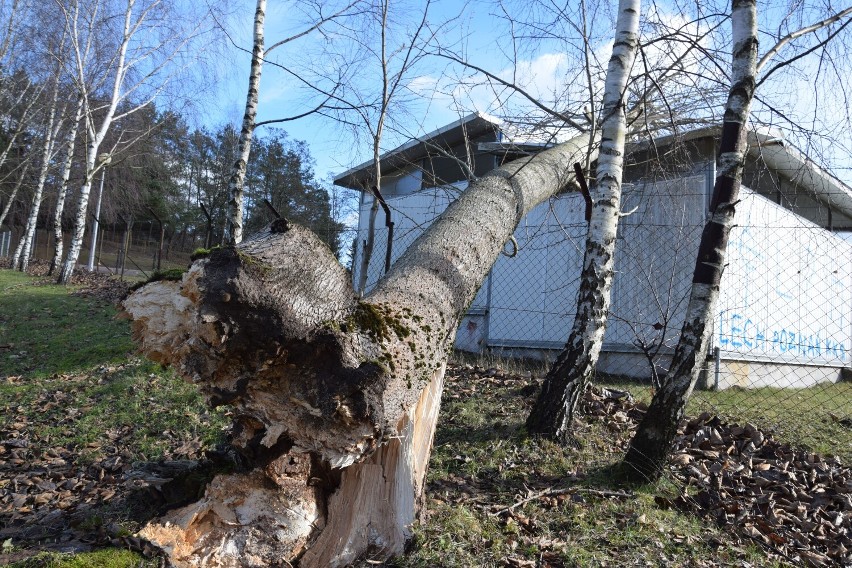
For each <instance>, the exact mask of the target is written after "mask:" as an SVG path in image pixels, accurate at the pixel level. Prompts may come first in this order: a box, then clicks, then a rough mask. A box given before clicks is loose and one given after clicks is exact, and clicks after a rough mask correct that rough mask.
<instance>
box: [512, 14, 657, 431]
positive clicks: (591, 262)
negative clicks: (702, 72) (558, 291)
mask: <svg viewBox="0 0 852 568" xmlns="http://www.w3.org/2000/svg"><path fill="white" fill-rule="evenodd" d="M639 7H640V1H639V0H621V1H620V2H619V12H618V22H617V24H616V36H615V44H614V46H613V50H612V57H611V58H610V60H609V68H608V69H607V78H606V88H605V91H604V101H603V121H602V123H601V151H600V155H599V156H598V167H597V185H596V186H595V189H594V195H593V201H594V205H593V207H592V214H591V220H590V222H589V232H588V236H587V238H586V251H585V255H584V259H583V271H582V274H581V278H580V289H579V292H578V298H577V312H576V315H575V316H574V324H573V326H572V328H571V333H570V334H569V336H568V342H567V343H566V345H565V348H564V349H563V350H562V352H561V353H560V354H559V357H558V358H557V359H556V362H555V363H554V365H553V367H552V368H551V370H550V371H549V372H548V374H547V377H545V380H544V384H543V386H542V390H541V392H540V393H539V396H538V399H537V400H536V403H535V406H533V409H532V411H531V412H530V415H529V417H528V418H527V428H528V430H529V431H530V432H532V433H535V434H542V435H545V436H547V437H550V438H552V439H555V440H559V441H560V442H566V441H567V440H568V438H569V437H570V430H571V423H572V421H573V417H574V411H575V409H576V407H577V402H578V401H579V399H580V397H581V396H582V394H583V391H584V390H585V389H586V385H587V384H588V382H589V377H590V376H591V373H592V371H593V370H594V367H595V364H596V363H597V360H598V355H599V354H600V350H601V344H602V343H603V336H604V331H605V330H606V322H607V315H608V312H609V305H610V292H611V290H612V275H613V270H612V266H613V253H614V252H615V241H616V233H617V231H618V219H619V217H620V215H621V210H620V207H621V205H620V204H621V177H622V168H623V164H624V141H625V137H626V134H627V122H626V117H625V108H624V95H625V91H626V87H627V81H628V79H629V77H630V71H631V69H632V67H633V61H634V59H635V56H636V51H637V49H638V46H639V33H638V32H639Z"/></svg>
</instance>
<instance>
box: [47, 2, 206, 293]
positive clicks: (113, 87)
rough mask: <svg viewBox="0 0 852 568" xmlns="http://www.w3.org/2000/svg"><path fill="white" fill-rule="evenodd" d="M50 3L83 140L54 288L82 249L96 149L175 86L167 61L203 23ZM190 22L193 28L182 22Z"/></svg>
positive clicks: (157, 10) (141, 7) (124, 6)
mask: <svg viewBox="0 0 852 568" xmlns="http://www.w3.org/2000/svg"><path fill="white" fill-rule="evenodd" d="M54 1H55V2H56V4H57V7H58V8H59V9H60V10H61V13H62V15H63V17H64V19H65V25H66V28H67V29H68V33H69V40H70V44H71V57H70V59H71V61H72V64H71V68H72V73H71V74H72V76H73V78H74V83H75V87H76V89H77V91H78V92H79V94H80V96H81V97H82V99H83V124H84V127H85V132H86V138H87V143H86V151H85V161H84V164H83V166H84V179H83V183H82V185H81V187H80V190H79V194H78V199H77V210H76V212H75V215H74V228H73V231H72V237H71V243H70V245H69V250H68V256H67V258H66V259H65V261H64V263H63V265H62V269H61V270H60V272H59V275H58V281H59V282H60V283H68V282H69V281H70V279H71V275H72V274H73V273H74V270H75V267H76V265H77V260H78V258H79V255H80V250H81V249H82V246H83V236H84V234H85V231H86V211H87V207H88V204H89V194H90V192H91V186H92V180H93V179H94V178H95V176H96V174H97V173H98V172H99V171H100V170H101V168H103V167H104V165H103V162H99V161H98V159H97V157H98V155H99V154H101V153H107V154H109V153H111V151H112V150H113V148H109V149H107V151H106V152H103V149H102V148H101V146H102V144H103V143H104V141H105V140H106V137H107V133H108V132H109V130H110V127H111V126H112V125H113V124H114V123H116V122H117V121H120V120H121V119H123V118H125V117H127V116H129V115H131V114H133V113H136V112H138V111H139V110H141V109H143V108H146V107H147V106H148V105H150V104H151V103H152V102H153V101H154V100H155V99H156V97H157V96H158V95H159V94H160V93H162V92H163V91H164V90H165V89H166V87H167V85H168V84H169V82H170V81H172V80H174V79H175V76H176V75H177V74H178V73H179V72H180V71H182V69H181V67H180V65H178V64H177V63H176V62H175V60H176V59H177V58H178V56H179V55H182V54H183V53H184V52H185V51H186V50H187V48H188V46H190V45H192V44H193V41H194V40H195V39H197V38H198V36H199V34H200V33H201V32H203V31H207V30H206V29H205V28H204V26H205V24H206V23H207V22H206V20H207V18H206V15H201V16H199V15H197V14H194V15H191V16H189V15H180V14H176V13H175V12H173V11H171V6H170V5H169V4H168V3H167V2H165V1H164V0H120V1H119V0H115V2H112V1H111V0H90V1H88V2H84V1H83V0H54ZM185 6H191V4H187V5H185ZM182 16H183V17H182ZM193 16H194V17H195V18H196V19H195V21H191V22H190V21H188V20H189V19H192V17H193ZM113 22H118V23H119V25H118V26H113V25H112V23H113ZM105 45H106V46H109V47H110V48H111V49H112V51H111V52H110V53H108V54H106V53H103V52H101V50H102V49H103V48H104V46H105ZM119 139H120V138H119ZM128 142H129V141H125V144H126V143H128Z"/></svg>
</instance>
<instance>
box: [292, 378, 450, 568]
mask: <svg viewBox="0 0 852 568" xmlns="http://www.w3.org/2000/svg"><path fill="white" fill-rule="evenodd" d="M445 370H446V365H441V368H440V369H439V370H438V371H435V373H434V375H433V377H432V380H431V381H430V382H429V385H428V386H427V387H426V388H425V389H424V390H423V393H422V394H421V396H420V400H419V401H418V403H417V406H416V407H415V408H414V409H412V412H411V413H410V414H409V415H406V416H405V417H404V418H403V419H402V421H401V422H400V427H399V431H398V434H397V437H395V438H393V439H391V440H390V441H389V442H387V443H386V444H384V445H383V446H382V447H381V448H379V449H378V450H377V451H376V452H375V453H374V454H373V455H372V456H371V457H370V458H369V459H368V460H367V461H366V462H363V463H358V464H354V465H351V466H349V467H348V468H346V469H345V470H344V471H343V473H342V476H341V480H340V488H339V489H338V490H337V492H336V493H335V494H334V495H333V496H332V497H331V499H330V500H329V507H328V510H329V518H328V526H327V527H326V528H325V530H324V531H323V532H322V534H321V535H320V537H319V539H318V540H317V541H316V543H314V545H313V546H312V547H311V548H310V549H309V550H308V551H307V552H306V553H305V555H304V557H303V558H302V559H301V562H300V564H299V565H300V566H301V567H303V568H304V567H316V568H321V567H325V566H346V565H347V564H349V563H350V562H353V561H354V560H356V559H357V558H358V556H359V555H360V554H362V553H363V551H364V543H367V545H368V549H369V550H370V553H371V555H375V556H376V557H377V558H387V557H389V556H392V555H394V554H398V553H399V551H401V550H402V549H403V547H404V545H405V542H406V540H407V539H408V538H409V537H410V536H411V525H412V524H413V523H414V522H415V520H416V516H417V514H418V512H419V511H420V509H421V506H422V503H421V502H420V501H421V497H422V496H423V481H424V479H425V477H426V469H427V466H428V463H429V454H430V452H431V450H432V440H433V438H434V434H435V426H436V424H437V421H438V410H439V408H440V404H441V391H442V390H443V386H444V372H445Z"/></svg>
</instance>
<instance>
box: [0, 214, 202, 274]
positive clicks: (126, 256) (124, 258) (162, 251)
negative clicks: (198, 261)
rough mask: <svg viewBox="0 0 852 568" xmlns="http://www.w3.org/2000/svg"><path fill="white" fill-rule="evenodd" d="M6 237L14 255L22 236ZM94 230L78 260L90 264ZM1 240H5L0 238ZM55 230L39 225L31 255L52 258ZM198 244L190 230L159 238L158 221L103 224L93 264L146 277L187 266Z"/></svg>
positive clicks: (10, 234) (104, 269)
mask: <svg viewBox="0 0 852 568" xmlns="http://www.w3.org/2000/svg"><path fill="white" fill-rule="evenodd" d="M6 235H7V238H6V241H8V242H9V243H11V244H12V245H13V246H9V247H7V254H5V255H2V254H0V256H6V257H11V256H12V254H13V253H14V251H15V247H17V244H18V242H19V239H20V235H15V234H13V232H12V231H8V232H7V233H6ZM91 238H92V237H91V231H87V233H86V235H85V237H84V239H83V246H82V247H81V249H80V256H79V258H78V264H79V265H80V266H81V267H88V266H89V265H90V260H89V259H90V256H91V253H92V240H91ZM64 241H65V253H66V254H67V252H68V246H69V243H70V241H71V235H70V234H65V236H64ZM0 242H2V241H0ZM54 246H55V245H54V237H53V232H52V231H50V230H47V229H39V230H37V231H36V232H35V236H34V239H33V246H32V252H31V258H32V259H36V260H44V261H47V262H50V261H51V260H52V259H53V255H54V250H55V248H54ZM199 246H203V242H202V241H201V238H200V237H196V236H193V235H191V234H186V235H184V234H176V235H172V236H171V238H164V239H163V240H162V243H161V242H160V233H159V230H158V228H157V226H156V223H139V224H136V225H134V226H131V227H129V228H128V227H127V226H126V225H122V224H115V225H108V226H102V228H101V229H100V230H99V231H98V238H97V239H96V241H95V246H94V259H93V262H92V263H91V265H92V266H93V268H94V269H95V270H97V271H99V272H105V273H108V274H113V275H116V276H118V277H120V278H122V279H129V280H138V279H146V278H148V277H149V276H151V275H152V274H153V273H154V272H155V271H156V270H169V269H172V268H186V267H187V266H188V265H189V262H190V260H189V259H190V255H191V254H192V252H193V251H194V250H195V249H196V248H197V247H199Z"/></svg>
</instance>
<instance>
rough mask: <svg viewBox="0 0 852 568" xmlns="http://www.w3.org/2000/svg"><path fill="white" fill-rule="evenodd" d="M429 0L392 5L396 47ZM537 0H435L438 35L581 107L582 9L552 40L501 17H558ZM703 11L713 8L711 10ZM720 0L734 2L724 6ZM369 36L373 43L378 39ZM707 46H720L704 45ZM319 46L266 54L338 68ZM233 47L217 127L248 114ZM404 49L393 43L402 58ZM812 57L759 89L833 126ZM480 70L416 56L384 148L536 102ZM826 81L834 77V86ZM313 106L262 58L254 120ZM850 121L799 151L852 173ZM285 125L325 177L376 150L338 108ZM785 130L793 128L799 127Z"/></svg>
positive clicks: (300, 43) (785, 107) (774, 8)
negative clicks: (464, 119) (515, 37)
mask: <svg viewBox="0 0 852 568" xmlns="http://www.w3.org/2000/svg"><path fill="white" fill-rule="evenodd" d="M614 4H615V3H614V2H610V3H606V2H605V3H602V4H601V7H600V8H598V9H597V11H596V12H592V11H591V9H590V12H589V13H588V17H589V22H590V24H589V25H590V27H592V55H593V56H594V57H596V58H597V59H598V60H599V61H600V62H601V63H602V65H605V63H606V59H607V58H608V51H609V49H610V45H611V38H610V37H609V36H611V34H612V29H613V27H612V14H611V10H612V8H611V6H612V5H614ZM423 5H424V2H422V1H404V0H399V1H397V2H394V3H393V4H392V7H393V8H394V9H395V10H396V11H395V12H393V16H394V18H395V19H394V21H393V23H392V26H391V36H392V37H391V38H390V40H389V46H390V47H391V49H393V48H394V47H397V48H398V46H399V45H400V43H401V42H402V40H401V38H403V37H405V31H406V30H411V29H412V28H413V26H414V25H416V23H417V22H418V20H419V17H420V15H421V13H422V7H423ZM294 6H298V4H290V3H281V2H276V1H272V2H270V3H269V9H268V14H267V23H266V43H267V45H270V44H272V43H274V42H275V41H278V40H279V39H281V38H282V37H286V36H289V35H291V34H293V33H294V32H296V31H300V30H301V29H303V26H304V24H302V23H300V21H299V15H298V12H297V11H294ZM531 6H533V4H529V3H524V2H515V1H514V0H504V1H503V2H486V1H478V0H477V1H471V2H467V3H461V2H449V1H447V2H444V1H439V2H435V3H434V4H433V6H432V7H431V9H430V16H429V21H430V22H431V23H432V24H433V25H435V26H437V25H438V24H439V23H441V22H445V24H444V27H443V28H442V31H441V33H440V34H439V37H440V38H441V42H442V44H444V45H448V46H450V47H451V48H452V50H453V51H454V52H456V53H460V54H463V56H464V58H465V59H466V60H467V61H469V62H470V63H472V64H474V65H477V66H480V67H482V68H484V69H486V70H488V71H489V72H491V73H494V74H496V75H499V76H501V77H503V78H506V79H512V80H515V81H517V82H518V83H520V84H521V85H522V86H523V87H524V88H525V89H527V90H528V91H529V92H530V93H531V94H533V95H535V96H536V97H539V98H541V99H542V100H544V101H546V102H547V103H548V104H556V105H557V106H558V105H564V106H562V107H560V110H562V111H564V110H566V109H569V107H572V105H573V109H574V111H576V110H579V109H580V108H581V105H582V103H583V100H584V99H588V94H587V90H586V86H585V85H587V82H586V81H585V76H582V75H579V74H578V72H577V71H575V70H576V69H578V63H579V62H580V59H579V58H580V57H581V56H582V52H581V50H580V49H579V48H578V40H577V38H576V37H574V38H573V39H572V38H571V37H567V36H570V35H571V33H572V26H571V23H572V22H573V23H577V24H578V25H579V12H578V11H576V8H574V9H575V12H574V13H573V14H572V15H571V18H572V22H567V23H566V22H563V23H561V24H560V25H559V26H557V27H554V28H551V29H549V30H548V33H551V34H552V33H554V32H556V31H560V32H561V33H562V34H564V35H565V36H566V37H565V38H564V39H559V40H555V39H553V38H545V39H541V40H539V41H532V40H525V41H522V42H518V43H517V44H513V43H512V42H511V41H510V40H509V38H510V34H509V25H510V24H509V22H508V20H507V19H506V18H505V17H504V16H505V15H507V14H508V15H512V16H519V17H520V18H523V19H526V20H534V19H539V20H540V21H541V22H543V23H544V24H546V25H550V24H553V20H552V14H551V13H547V12H544V11H542V12H536V11H535V10H533V9H532V8H531ZM705 9H708V10H709V8H705ZM722 9H723V10H724V9H726V7H725V5H724V4H723V5H722ZM760 9H761V10H763V12H762V22H763V24H762V29H766V30H773V31H774V33H776V34H777V33H778V32H779V31H782V30H783V29H785V28H784V26H787V28H788V29H796V27H797V26H800V25H803V24H806V23H810V22H812V21H815V20H816V19H817V16H818V13H817V12H816V11H811V12H809V13H806V14H803V15H802V16H801V17H800V19H799V20H796V19H795V18H787V19H784V18H783V14H781V13H780V12H779V5H778V4H777V3H775V4H771V3H770V4H766V3H763V4H761V6H760ZM233 11H234V17H233V18H232V20H231V22H230V24H229V29H230V33H231V35H232V37H233V39H234V40H235V41H236V42H237V43H238V44H240V45H241V46H243V47H245V48H247V49H249V48H250V45H251V26H252V18H253V15H254V2H253V1H251V0H243V2H242V3H241V4H238V5H234V7H233ZM643 11H645V12H646V13H650V12H651V11H656V13H657V14H658V17H657V18H656V19H657V20H658V21H662V22H664V23H665V25H669V26H678V25H682V24H683V23H684V22H685V21H686V20H685V19H684V18H682V17H680V16H677V15H676V13H677V10H676V9H675V8H674V7H673V6H672V5H670V3H668V2H658V3H652V4H648V3H644V7H643ZM548 18H550V19H548ZM302 21H304V20H302ZM446 22H449V23H446ZM541 27H542V26H539V27H538V28H536V29H539V28H541ZM729 27H730V26H729V24H727V23H725V24H723V25H722V26H721V27H720V30H721V36H720V38H721V39H720V40H718V41H722V42H724V38H725V37H726V35H727V33H728V28H729ZM529 29H531V28H525V29H520V28H516V29H515V31H516V32H517V33H518V34H525V33H526V34H527V35H529ZM645 29H646V33H647V36H646V37H652V36H653V35H654V34H655V33H659V32H658V31H657V32H655V30H653V29H652V28H651V26H650V25H646V28H645ZM541 35H543V36H544V35H547V34H545V33H542V34H541ZM373 40H375V38H373ZM365 41H368V40H365ZM774 41H775V40H774V38H772V37H770V36H769V35H764V36H762V45H761V47H762V49H761V51H765V49H768V47H769V46H771V45H772V44H773V43H774ZM373 44H374V45H375V41H373ZM708 47H709V48H713V47H716V46H713V45H708ZM321 48H322V37H321V36H319V35H318V34H313V35H312V36H310V37H308V38H304V39H300V40H297V41H296V42H294V43H292V44H289V45H288V46H285V47H282V48H280V49H279V50H278V51H275V52H273V53H272V54H270V55H269V59H270V60H272V61H278V62H280V63H282V64H285V65H287V66H290V67H293V68H303V69H307V70H308V72H310V70H312V69H314V70H315V69H321V68H323V67H326V68H331V67H332V66H333V65H332V63H333V62H332V61H327V60H325V59H323V58H322V57H318V56H317V54H318V53H319V52H320V49H321ZM653 49H654V48H653V47H652V48H649V51H651V52H652V51H653ZM657 49H658V51H659V53H657V54H656V55H654V54H653V53H651V54H650V55H649V58H651V59H653V58H654V57H658V58H660V61H662V60H663V58H664V57H665V56H666V55H667V54H666V53H663V52H664V51H665V49H668V48H666V47H664V48H657ZM360 51H361V53H358V50H356V51H354V53H355V54H356V55H363V53H364V52H365V50H363V49H362V50H360ZM229 53H230V54H231V56H230V62H229V66H228V69H227V71H226V72H225V73H224V75H225V76H226V78H225V79H224V80H223V81H222V82H221V84H220V85H219V86H218V87H219V88H218V91H219V93H218V94H217V98H216V101H215V102H213V104H210V105H208V106H207V108H206V114H205V117H204V121H205V122H207V123H208V124H210V125H211V126H215V125H217V124H221V123H223V122H225V121H230V122H233V123H235V124H238V123H239V121H240V119H241V117H242V112H243V104H244V100H245V89H246V86H247V77H248V68H249V54H248V53H245V52H241V51H238V50H236V49H229ZM782 55H784V54H782ZM398 57H399V54H398V53H397V60H398ZM312 58H313V59H312ZM700 64H701V63H700V62H695V63H694V65H695V66H696V67H695V68H696V69H698V66H699V65H700ZM726 65H728V61H727V60H724V61H721V62H720V67H724V66H726ZM813 67H814V66H811V69H808V68H807V66H805V71H801V72H797V73H795V74H794V73H790V74H789V75H788V76H785V77H779V78H782V79H783V80H781V81H777V82H768V83H766V84H765V85H763V86H761V90H760V91H759V94H764V95H765V96H766V97H767V100H769V101H770V102H771V104H772V105H773V109H775V110H781V111H782V112H784V113H785V114H787V115H796V116H797V117H799V122H800V123H803V124H805V125H807V126H810V127H811V128H814V129H822V131H826V129H827V128H829V126H826V125H828V124H829V123H831V124H834V123H836V122H837V119H838V118H840V119H842V118H843V114H844V113H847V109H846V106H845V104H844V105H841V104H839V103H837V102H835V103H832V102H831V99H830V98H828V99H827V98H826V97H825V96H824V95H825V93H823V92H822V91H820V90H819V85H815V79H814V76H815V75H813V74H811V75H809V74H808V72H810V71H817V70H816V69H814V68H813ZM705 71H706V68H705ZM844 72H845V71H844ZM835 75H837V74H835ZM822 77H825V78H826V80H828V79H832V78H833V80H835V81H840V82H841V83H842V82H843V76H842V74H841V75H840V76H834V77H831V76H830V74H826V72H825V70H823V75H822ZM379 78H380V71H379V67H378V64H377V62H376V61H372V62H369V61H367V62H364V63H363V65H362V66H361V67H360V68H359V70H358V72H357V73H355V74H354V77H353V78H352V84H353V87H355V88H357V89H358V90H359V91H360V92H361V94H362V95H364V94H366V95H367V96H376V94H377V93H378V92H379V89H380V82H379ZM475 79H479V80H480V83H481V80H482V79H483V77H482V76H481V75H479V74H477V73H475V72H473V71H470V70H467V71H465V70H463V69H459V68H458V66H450V64H449V62H448V61H447V60H444V59H440V58H434V57H432V58H427V59H425V60H424V61H422V62H421V63H419V64H418V66H417V68H416V69H414V70H412V71H411V72H410V73H409V75H408V76H407V77H406V79H405V81H404V84H405V89H404V90H403V93H404V94H405V95H406V104H405V105H404V108H402V109H401V110H400V109H398V110H397V111H395V112H394V114H393V115H392V117H391V118H392V120H391V121H390V124H389V126H388V129H387V130H386V132H385V136H384V139H383V143H382V147H383V150H388V149H391V148H393V147H395V146H396V145H398V144H400V143H403V142H405V141H406V140H407V139H409V138H410V137H411V136H416V135H422V134H423V133H425V132H428V131H431V130H434V129H435V128H438V127H440V126H442V125H444V124H447V123H449V122H451V121H453V120H456V119H457V118H459V117H460V116H463V115H465V114H468V113H469V112H471V111H473V110H479V111H484V112H489V113H492V114H498V115H503V114H513V115H518V114H523V113H524V112H527V111H528V110H529V105H528V104H524V102H523V100H522V98H521V97H518V96H517V95H510V94H509V93H508V92H507V91H505V90H502V89H500V88H499V87H497V88H495V87H488V86H483V85H482V84H477V85H476V86H470V84H469V83H470V82H471V81H472V80H475ZM600 79H601V77H597V78H595V80H594V81H593V83H595V84H599V83H600ZM849 82H850V83H852V81H849ZM462 83H468V86H466V87H465V86H463V85H462ZM824 88H825V89H830V88H831V87H830V86H828V85H826V86H825V87H824ZM818 95H819V96H818ZM826 101H828V102H826ZM313 104H316V99H315V98H312V99H309V98H306V96H305V91H304V89H301V88H299V86H298V84H297V82H295V81H294V80H293V79H292V78H290V77H289V76H287V75H286V74H285V73H283V72H282V71H281V70H279V69H277V68H276V67H275V66H274V65H270V64H267V65H265V66H264V72H263V78H262V81H261V89H260V106H259V113H258V120H261V121H262V120H268V119H272V118H279V117H282V116H290V115H295V114H300V113H302V112H304V111H305V110H306V109H308V108H311V106H312V105H313ZM717 106H719V108H715V109H712V112H713V114H714V115H715V114H716V113H718V112H720V111H721V107H720V105H717ZM755 110H756V111H757V112H759V113H762V114H761V115H760V116H761V117H764V119H766V120H768V121H772V122H773V123H775V121H776V120H775V119H767V118H766V117H769V115H770V114H771V113H769V112H768V110H767V108H766V106H763V107H761V106H760V105H757V106H756V108H755ZM782 123H783V121H778V125H783V124H782ZM845 124H846V126H845V127H842V126H841V127H840V128H838V129H837V130H836V132H832V133H831V134H830V135H831V136H833V137H834V139H835V140H834V142H835V146H836V147H834V146H833V145H832V144H829V143H827V142H826V141H821V142H820V144H819V145H817V144H814V145H813V146H812V147H810V148H808V147H804V148H803V149H804V150H806V151H810V152H811V153H813V154H815V155H822V154H823V153H825V154H826V160H831V161H833V162H834V163H835V165H836V166H838V168H837V169H836V170H835V173H836V174H837V175H838V176H839V177H841V178H842V179H844V180H845V181H847V183H848V182H850V181H852V169H849V158H848V156H849V153H850V151H852V139H850V128H849V127H848V126H849V124H848V114H847V116H846V123H845ZM279 127H280V128H283V129H284V130H286V131H287V132H288V134H289V135H290V136H291V137H293V138H296V139H300V140H305V141H306V142H308V144H309V146H310V149H311V153H312V155H313V156H314V158H315V160H316V172H317V174H318V176H319V177H321V178H325V176H326V174H327V173H331V174H334V173H339V172H341V171H343V170H345V169H347V168H349V167H351V166H352V165H355V164H358V163H361V162H363V161H365V160H366V159H369V157H370V152H371V147H370V138H369V136H365V135H364V133H363V131H362V132H361V134H360V135H358V134H357V133H356V131H355V129H353V128H350V127H347V126H345V125H341V124H340V123H338V122H335V121H334V120H332V119H330V118H326V117H321V116H315V117H310V118H305V119H300V120H298V121H293V122H287V123H284V124H281V125H279ZM261 134H262V131H261ZM788 134H789V135H794V133H793V132H789V133H788ZM803 140H804V139H802V140H800V141H797V144H798V145H800V146H807V142H804V141H803ZM831 152H834V153H836V154H838V155H837V156H831V155H829V154H830V153H831Z"/></svg>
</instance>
